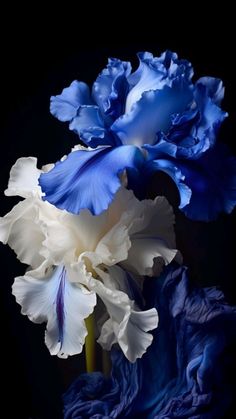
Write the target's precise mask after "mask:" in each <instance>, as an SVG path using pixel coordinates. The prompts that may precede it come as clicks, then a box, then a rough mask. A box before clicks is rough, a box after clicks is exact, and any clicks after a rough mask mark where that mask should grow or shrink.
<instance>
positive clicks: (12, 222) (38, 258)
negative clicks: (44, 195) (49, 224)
mask: <svg viewBox="0 0 236 419" xmlns="http://www.w3.org/2000/svg"><path fill="white" fill-rule="evenodd" d="M38 218H39V209H38V205H37V199H35V198H29V199H26V200H24V201H22V202H19V203H18V204H17V205H16V206H15V207H14V208H13V209H12V210H11V211H10V212H9V213H8V214H7V215H5V217H2V218H0V241H2V242H3V243H8V244H9V246H10V247H11V248H12V249H13V250H14V251H15V253H16V254H17V257H18V259H19V260H20V261H21V262H23V263H27V264H28V265H31V266H32V267H36V266H38V265H40V264H41V263H42V261H43V257H42V255H41V254H40V251H41V248H42V242H43V240H44V239H45V236H44V234H43V232H42V229H41V228H40V226H39V224H38V223H37V220H38Z"/></svg>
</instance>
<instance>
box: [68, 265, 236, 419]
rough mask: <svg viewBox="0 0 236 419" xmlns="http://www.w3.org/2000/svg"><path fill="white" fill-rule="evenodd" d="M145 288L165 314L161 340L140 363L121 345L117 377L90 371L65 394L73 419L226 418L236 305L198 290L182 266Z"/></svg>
mask: <svg viewBox="0 0 236 419" xmlns="http://www.w3.org/2000/svg"><path fill="white" fill-rule="evenodd" d="M145 293H146V299H147V306H150V307H151V306H153V304H155V306H156V308H157V309H158V312H159V317H160V324H159V327H158V329H157V330H156V331H155V332H154V340H153V344H152V345H151V347H150V348H149V349H148V351H147V353H146V354H145V355H144V356H143V357H142V358H141V359H140V360H138V361H136V362H135V363H134V364H131V363H129V362H128V361H127V359H126V358H125V357H124V355H123V354H122V353H121V352H120V351H118V350H115V349H113V351H112V365H113V367H112V373H111V376H110V377H105V376H104V375H103V374H101V373H92V374H82V375H81V376H80V377H79V378H78V379H77V380H76V381H75V382H74V383H72V385H71V387H70V388H69V389H68V391H67V392H66V393H65V395H64V413H65V419H72V418H76V419H79V418H111V417H112V418H118V417H121V418H123V417H127V418H135V419H136V418H140V419H141V418H143V419H144V418H145V419H154V418H158V419H161V418H163V419H164V418H170V419H171V418H182V419H183V418H186V419H187V418H196V419H197V418H198V419H207V418H209V419H210V418H221V417H223V415H224V413H225V412H226V410H227V408H228V407H229V404H230V402H231V397H232V388H231V387H230V378H229V375H228V372H229V370H230V368H232V362H233V359H234V358H233V353H231V349H230V348H232V346H231V345H232V344H233V342H234V343H235V341H236V329H235V321H236V307H231V306H229V305H228V304H227V303H226V302H225V301H224V296H223V294H222V293H221V291H219V290H217V289H216V288H194V287H193V286H192V285H191V283H190V282H189V280H188V277H187V269H186V268H185V267H180V268H179V267H178V268H177V267H176V266H175V265H172V266H171V267H168V268H167V269H166V270H165V272H164V273H163V275H162V277H161V278H160V279H158V280H156V281H155V280H153V281H150V280H148V281H146V283H145Z"/></svg>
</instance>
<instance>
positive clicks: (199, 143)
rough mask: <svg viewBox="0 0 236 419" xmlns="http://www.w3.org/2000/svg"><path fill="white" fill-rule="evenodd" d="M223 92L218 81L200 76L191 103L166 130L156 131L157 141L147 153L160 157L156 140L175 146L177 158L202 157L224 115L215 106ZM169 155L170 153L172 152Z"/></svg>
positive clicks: (175, 115) (173, 116) (174, 118)
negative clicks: (157, 132) (164, 131)
mask: <svg viewBox="0 0 236 419" xmlns="http://www.w3.org/2000/svg"><path fill="white" fill-rule="evenodd" d="M223 92H224V89H223V86H222V82H221V81H220V80H218V79H214V78H210V77H204V78H202V79H200V80H199V81H198V82H197V83H196V85H195V87H194V92H193V95H194V100H193V101H192V103H191V104H189V106H188V107H187V108H186V109H185V110H184V111H183V112H178V113H176V114H173V115H172V117H171V124H170V127H169V130H168V132H166V133H163V132H162V133H159V134H158V137H157V138H158V141H157V143H156V144H154V145H153V146H151V145H150V146H149V147H148V152H149V155H151V156H152V157H153V158H158V157H159V142H160V140H162V141H165V142H166V143H171V144H173V145H175V146H176V152H175V157H176V158H177V159H194V160H195V159H198V158H199V157H201V155H202V154H203V153H205V152H206V151H207V150H208V149H209V148H210V147H212V146H213V145H214V144H215V140H216V136H217V133H218V129H219V127H220V125H221V123H222V122H223V121H224V119H225V118H226V116H227V113H226V112H224V111H222V110H221V109H220V107H219V106H218V104H219V103H220V101H221V99H222V98H223ZM162 147H163V146H162ZM166 147H167V145H166ZM168 147H170V146H168ZM170 155H171V156H173V153H172V152H171V154H170Z"/></svg>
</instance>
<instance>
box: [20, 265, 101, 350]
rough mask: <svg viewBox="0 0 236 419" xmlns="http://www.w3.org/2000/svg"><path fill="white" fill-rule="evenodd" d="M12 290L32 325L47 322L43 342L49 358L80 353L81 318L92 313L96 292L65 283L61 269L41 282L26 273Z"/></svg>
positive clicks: (64, 272)
mask: <svg viewBox="0 0 236 419" xmlns="http://www.w3.org/2000/svg"><path fill="white" fill-rule="evenodd" d="M36 276H38V275H36ZM12 289H13V294H14V295H15V297H16V301H17V302H18V303H19V304H20V305H21V306H22V314H25V315H27V316H28V317H29V318H30V320H31V321H33V322H35V323H42V322H47V330H46V334H45V342H46V345H47V347H48V349H49V351H50V353H51V354H52V355H58V356H59V357H63V358H66V357H67V356H68V355H74V354H78V353H80V352H81V351H82V348H83V344H84V340H85V337H86V335H87V329H86V326H85V322H84V319H85V318H86V317H88V316H89V315H90V314H91V313H92V312H93V309H94V306H95V304H96V294H95V293H93V292H89V291H88V290H86V289H85V288H84V287H81V286H80V285H79V284H75V283H71V282H70V281H68V279H67V273H66V270H65V268H64V267H63V266H59V267H57V268H56V269H54V270H53V271H52V272H50V274H49V275H48V276H47V277H44V278H41V279H38V278H35V277H34V272H33V271H31V272H28V273H27V274H26V275H25V276H22V277H18V278H16V279H15V282H14V284H13V287H12Z"/></svg>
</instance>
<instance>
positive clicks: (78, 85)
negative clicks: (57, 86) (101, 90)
mask: <svg viewBox="0 0 236 419" xmlns="http://www.w3.org/2000/svg"><path fill="white" fill-rule="evenodd" d="M90 104H92V102H91V99H90V93H89V87H88V86H87V84H85V83H83V82H81V81H77V80H74V81H73V82H72V83H71V85H70V86H69V87H66V88H65V89H63V90H62V93H61V94H60V95H57V96H52V97H51V102H50V112H51V114H52V115H53V116H55V117H56V118H57V119H59V121H62V122H66V121H71V120H72V119H73V118H74V117H75V116H76V114H77V110H78V108H79V106H80V105H90Z"/></svg>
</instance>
